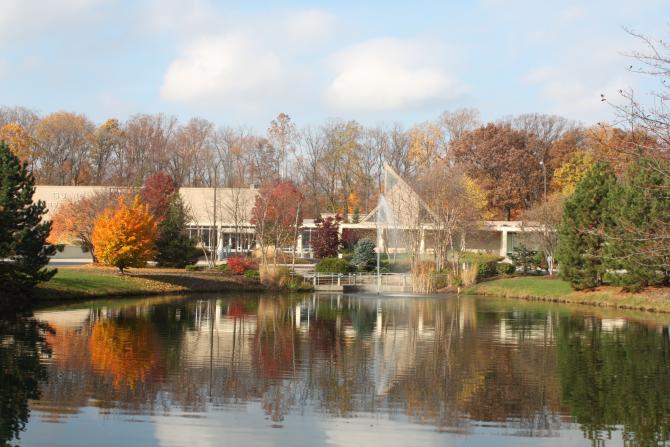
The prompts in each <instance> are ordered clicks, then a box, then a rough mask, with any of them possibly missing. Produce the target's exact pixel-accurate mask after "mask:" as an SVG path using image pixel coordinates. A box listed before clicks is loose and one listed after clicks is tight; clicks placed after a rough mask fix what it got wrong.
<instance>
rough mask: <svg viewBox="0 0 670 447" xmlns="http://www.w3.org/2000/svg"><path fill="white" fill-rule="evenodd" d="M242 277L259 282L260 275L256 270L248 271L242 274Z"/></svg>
mask: <svg viewBox="0 0 670 447" xmlns="http://www.w3.org/2000/svg"><path fill="white" fill-rule="evenodd" d="M244 277H245V278H248V279H251V280H253V281H260V280H261V274H260V272H259V271H258V270H254V269H249V270H247V271H245V272H244Z"/></svg>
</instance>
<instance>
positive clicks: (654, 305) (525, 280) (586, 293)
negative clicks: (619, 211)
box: [465, 276, 670, 312]
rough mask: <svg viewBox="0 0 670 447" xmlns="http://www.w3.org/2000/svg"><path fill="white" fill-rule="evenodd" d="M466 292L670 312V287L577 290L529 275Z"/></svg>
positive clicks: (557, 281)
mask: <svg viewBox="0 0 670 447" xmlns="http://www.w3.org/2000/svg"><path fill="white" fill-rule="evenodd" d="M465 293H468V294H473V295H493V296H500V297H504V298H524V299H537V300H547V301H557V302H562V303H573V304H587V305H592V306H608V307H617V308H622V309H640V310H650V311H656V312H670V289H669V288H650V289H647V290H644V291H641V292H638V293H625V292H623V291H622V290H621V289H620V288H618V287H611V286H603V287H599V288H597V289H595V290H580V291H575V290H573V289H572V287H570V284H569V283H568V282H566V281H563V280H561V279H558V278H548V277H533V276H526V277H516V278H502V279H496V280H492V281H486V282H483V283H479V284H475V285H474V286H472V287H469V288H467V289H466V290H465Z"/></svg>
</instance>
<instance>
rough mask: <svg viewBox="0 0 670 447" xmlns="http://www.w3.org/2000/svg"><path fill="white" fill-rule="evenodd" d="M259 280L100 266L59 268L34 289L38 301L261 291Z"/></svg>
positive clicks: (216, 273) (171, 270) (234, 276)
mask: <svg viewBox="0 0 670 447" xmlns="http://www.w3.org/2000/svg"><path fill="white" fill-rule="evenodd" d="M266 290H269V289H268V288H267V287H265V286H264V285H262V284H260V283H259V282H256V281H252V280H249V279H247V278H245V277H243V276H238V275H231V274H228V273H223V272H208V271H186V270H181V269H160V268H141V269H139V268H138V269H133V270H131V271H129V272H128V273H126V274H123V275H122V274H120V273H118V272H117V271H116V270H115V269H112V268H108V267H100V266H80V267H59V268H58V273H57V274H56V276H54V278H52V279H51V280H50V281H48V282H45V283H41V284H39V285H38V286H37V287H35V289H34V290H33V300H34V302H35V303H49V302H59V301H70V300H82V299H84V300H85V299H97V298H125V297H140V296H147V297H149V296H161V295H174V294H188V293H210V292H233V291H237V292H261V291H266Z"/></svg>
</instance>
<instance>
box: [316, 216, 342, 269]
mask: <svg viewBox="0 0 670 447" xmlns="http://www.w3.org/2000/svg"><path fill="white" fill-rule="evenodd" d="M341 221H342V217H341V216H340V215H339V214H336V215H335V217H333V216H328V217H326V218H325V219H322V218H321V217H318V218H317V219H316V220H314V223H315V224H316V230H315V231H314V232H313V233H312V250H313V251H314V257H315V258H318V259H321V258H334V257H337V252H338V249H339V248H340V245H341V241H340V231H339V230H340V222H341Z"/></svg>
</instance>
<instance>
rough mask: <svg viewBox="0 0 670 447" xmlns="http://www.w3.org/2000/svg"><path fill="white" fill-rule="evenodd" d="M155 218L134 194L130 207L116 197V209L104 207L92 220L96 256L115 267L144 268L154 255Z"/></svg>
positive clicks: (120, 268) (122, 269) (121, 270)
mask: <svg viewBox="0 0 670 447" xmlns="http://www.w3.org/2000/svg"><path fill="white" fill-rule="evenodd" d="M156 232H157V227H156V221H155V220H154V218H153V216H152V215H151V213H150V212H149V210H148V207H147V206H146V205H144V204H142V203H141V202H140V198H139V196H136V197H135V199H134V200H133V203H132V205H131V206H128V205H126V203H124V202H123V201H122V200H119V203H118V207H117V209H116V210H112V209H107V210H106V211H105V212H103V213H102V214H101V215H100V216H99V217H98V219H97V220H96V222H95V228H94V230H93V237H92V240H93V246H94V247H95V251H96V254H97V256H98V259H100V261H102V262H103V263H105V264H107V265H113V266H114V267H117V268H118V269H119V271H120V272H121V273H123V272H124V270H125V269H126V268H128V267H143V266H144V265H146V262H147V261H148V260H149V259H151V257H153V256H154V254H155V252H156V251H155V245H154V241H155V240H156Z"/></svg>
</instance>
